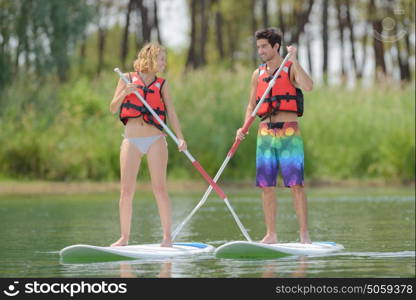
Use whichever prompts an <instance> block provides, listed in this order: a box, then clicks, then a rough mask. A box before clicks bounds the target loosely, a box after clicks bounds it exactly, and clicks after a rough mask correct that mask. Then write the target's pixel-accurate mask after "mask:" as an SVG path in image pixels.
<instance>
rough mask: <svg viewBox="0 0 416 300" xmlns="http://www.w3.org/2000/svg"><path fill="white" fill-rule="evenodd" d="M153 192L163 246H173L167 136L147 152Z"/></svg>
mask: <svg viewBox="0 0 416 300" xmlns="http://www.w3.org/2000/svg"><path fill="white" fill-rule="evenodd" d="M147 162H148V166H149V172H150V178H151V180H152V189H153V194H154V195H155V198H156V203H157V207H158V210H159V216H160V222H161V224H162V230H163V241H162V243H161V246H162V247H171V246H172V240H171V232H170V231H171V223H172V221H171V214H172V212H171V211H172V210H171V203H170V199H169V196H168V193H167V184H166V167H167V164H168V149H167V146H166V140H165V138H163V137H162V138H160V139H158V140H157V141H156V142H155V143H154V144H152V146H150V149H149V151H148V153H147Z"/></svg>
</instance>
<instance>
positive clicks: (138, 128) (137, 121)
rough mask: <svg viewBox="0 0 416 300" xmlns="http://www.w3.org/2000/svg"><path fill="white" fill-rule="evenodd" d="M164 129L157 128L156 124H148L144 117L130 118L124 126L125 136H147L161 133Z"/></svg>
mask: <svg viewBox="0 0 416 300" xmlns="http://www.w3.org/2000/svg"><path fill="white" fill-rule="evenodd" d="M161 134H163V133H162V131H160V130H159V129H157V128H156V127H155V126H154V125H150V124H147V123H146V122H145V121H144V120H143V117H142V116H140V117H138V118H130V119H129V120H128V121H127V124H126V126H125V128H124V136H125V137H126V138H135V137H146V136H154V135H161Z"/></svg>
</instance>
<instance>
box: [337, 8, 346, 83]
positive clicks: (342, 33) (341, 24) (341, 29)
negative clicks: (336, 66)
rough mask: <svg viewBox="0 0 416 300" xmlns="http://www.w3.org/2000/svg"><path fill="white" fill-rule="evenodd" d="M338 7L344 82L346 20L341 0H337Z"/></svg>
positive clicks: (343, 77) (343, 78)
mask: <svg viewBox="0 0 416 300" xmlns="http://www.w3.org/2000/svg"><path fill="white" fill-rule="evenodd" d="M335 3H336V8H337V17H338V32H339V41H340V45H341V77H342V82H344V80H345V61H344V47H345V46H344V27H345V20H344V15H343V9H344V5H343V4H342V3H340V2H339V1H335Z"/></svg>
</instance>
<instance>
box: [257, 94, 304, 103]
mask: <svg viewBox="0 0 416 300" xmlns="http://www.w3.org/2000/svg"><path fill="white" fill-rule="evenodd" d="M297 98H298V96H297V95H289V94H286V95H276V96H272V97H269V98H265V99H264V102H273V101H281V100H286V101H289V100H296V99H297ZM259 101H260V99H257V100H256V103H259Z"/></svg>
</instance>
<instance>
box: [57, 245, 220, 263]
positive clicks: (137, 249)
mask: <svg viewBox="0 0 416 300" xmlns="http://www.w3.org/2000/svg"><path fill="white" fill-rule="evenodd" d="M214 249H215V248H214V247H213V246H210V245H207V244H202V243H174V244H173V245H172V247H160V245H159V244H145V245H129V246H117V247H99V246H91V245H73V246H68V247H66V248H64V249H62V250H61V251H60V252H59V255H60V256H61V258H62V260H63V262H65V263H88V262H105V261H120V260H134V259H160V258H172V257H178V256H190V255H196V254H201V253H208V252H212V251H214Z"/></svg>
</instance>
